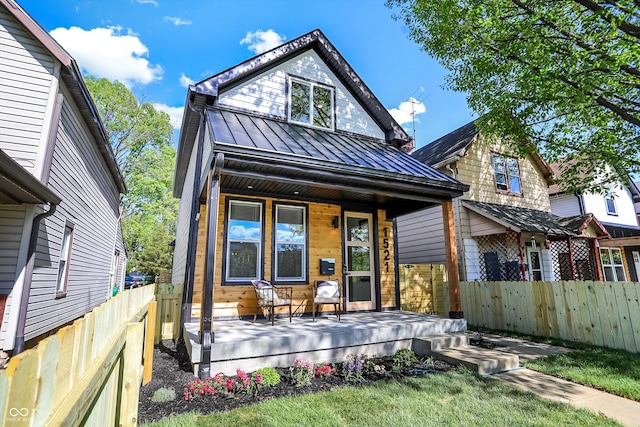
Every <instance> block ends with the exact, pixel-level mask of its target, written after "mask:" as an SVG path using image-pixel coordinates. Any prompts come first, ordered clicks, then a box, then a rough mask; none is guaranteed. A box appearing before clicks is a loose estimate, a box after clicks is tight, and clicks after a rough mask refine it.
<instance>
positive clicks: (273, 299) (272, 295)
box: [251, 280, 293, 326]
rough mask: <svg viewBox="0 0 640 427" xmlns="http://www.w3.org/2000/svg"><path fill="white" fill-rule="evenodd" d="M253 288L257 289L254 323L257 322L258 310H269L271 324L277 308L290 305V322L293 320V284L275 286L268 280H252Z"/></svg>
mask: <svg viewBox="0 0 640 427" xmlns="http://www.w3.org/2000/svg"><path fill="white" fill-rule="evenodd" d="M251 283H252V284H253V290H254V291H256V299H257V302H258V304H257V306H256V312H255V314H254V315H253V323H255V322H256V317H258V311H260V309H261V308H262V309H263V310H267V312H268V313H269V317H270V318H271V326H273V324H274V320H275V308H276V307H284V306H289V322H291V317H292V316H291V295H292V294H293V288H292V287H291V286H274V285H272V284H271V283H269V282H267V281H266V280H252V281H251Z"/></svg>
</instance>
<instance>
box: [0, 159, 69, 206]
mask: <svg viewBox="0 0 640 427" xmlns="http://www.w3.org/2000/svg"><path fill="white" fill-rule="evenodd" d="M60 201H61V199H60V197H59V196H58V195H57V194H55V193H54V192H53V191H51V190H50V189H49V188H48V187H47V186H46V185H44V184H43V183H42V182H40V181H39V180H38V179H37V178H36V177H35V176H33V175H32V174H30V173H29V172H27V170H25V169H24V168H23V167H22V166H20V164H18V163H17V162H16V161H15V160H13V159H12V158H11V157H10V156H9V155H8V154H6V153H5V152H4V151H2V150H0V204H3V203H4V204H21V203H33V204H39V203H52V204H54V205H57V204H60Z"/></svg>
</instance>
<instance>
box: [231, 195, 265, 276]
mask: <svg viewBox="0 0 640 427" xmlns="http://www.w3.org/2000/svg"><path fill="white" fill-rule="evenodd" d="M262 253H263V250H262V203H256V202H246V201H239V200H231V201H230V202H229V217H228V222H227V254H226V280H227V281H231V282H233V281H236V282H246V281H249V280H253V279H261V278H262V277H260V275H261V269H260V265H261V263H262Z"/></svg>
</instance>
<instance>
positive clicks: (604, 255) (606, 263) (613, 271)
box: [600, 248, 627, 282]
mask: <svg viewBox="0 0 640 427" xmlns="http://www.w3.org/2000/svg"><path fill="white" fill-rule="evenodd" d="M600 263H601V264H602V273H603V274H604V280H605V281H607V282H626V281H627V276H626V275H625V273H624V263H623V261H622V251H620V249H618V248H600Z"/></svg>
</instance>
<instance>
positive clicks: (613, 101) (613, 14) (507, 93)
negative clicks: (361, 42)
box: [387, 0, 640, 190]
mask: <svg viewBox="0 0 640 427" xmlns="http://www.w3.org/2000/svg"><path fill="white" fill-rule="evenodd" d="M387 5H388V6H389V7H391V8H395V10H396V13H395V15H394V16H395V18H396V19H399V20H402V21H403V22H404V23H405V24H406V25H407V27H408V28H409V33H410V36H409V37H410V38H411V39H412V40H414V41H415V42H416V43H418V44H419V45H420V46H421V48H422V49H423V50H424V51H425V52H427V53H428V54H430V55H431V56H433V57H434V58H436V59H437V60H438V61H439V62H440V63H441V64H442V65H443V66H444V67H446V68H447V69H448V71H449V74H448V76H447V84H446V86H447V87H448V88H450V89H453V90H455V91H460V92H465V93H466V94H467V96H468V98H467V99H468V103H469V106H470V107H471V108H472V109H473V110H474V111H475V112H476V113H477V114H478V115H480V116H481V118H480V119H479V125H480V127H481V129H482V130H483V131H485V132H488V133H490V134H494V135H499V136H505V137H507V138H506V139H507V140H509V141H512V143H513V145H514V148H516V149H517V150H519V151H520V153H521V154H522V155H524V154H526V153H529V152H533V151H538V152H540V153H543V154H544V155H545V157H546V158H547V159H548V160H550V161H557V160H560V159H564V160H567V161H566V166H565V170H564V173H563V181H564V182H563V183H562V184H563V185H564V186H565V187H566V188H567V189H580V188H581V189H588V190H594V189H596V190H597V189H601V188H602V187H601V186H600V185H599V184H598V182H596V181H594V180H597V179H598V176H600V177H601V178H603V179H604V180H605V181H609V182H612V181H615V180H620V179H623V180H626V179H627V174H628V173H638V172H640V156H639V149H640V69H639V67H640V64H639V62H640V2H639V1H638V0H598V1H596V0H575V1H573V0H526V1H525V0H387ZM607 165H609V166H611V168H607ZM593 172H596V173H593ZM585 177H586V178H585Z"/></svg>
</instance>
